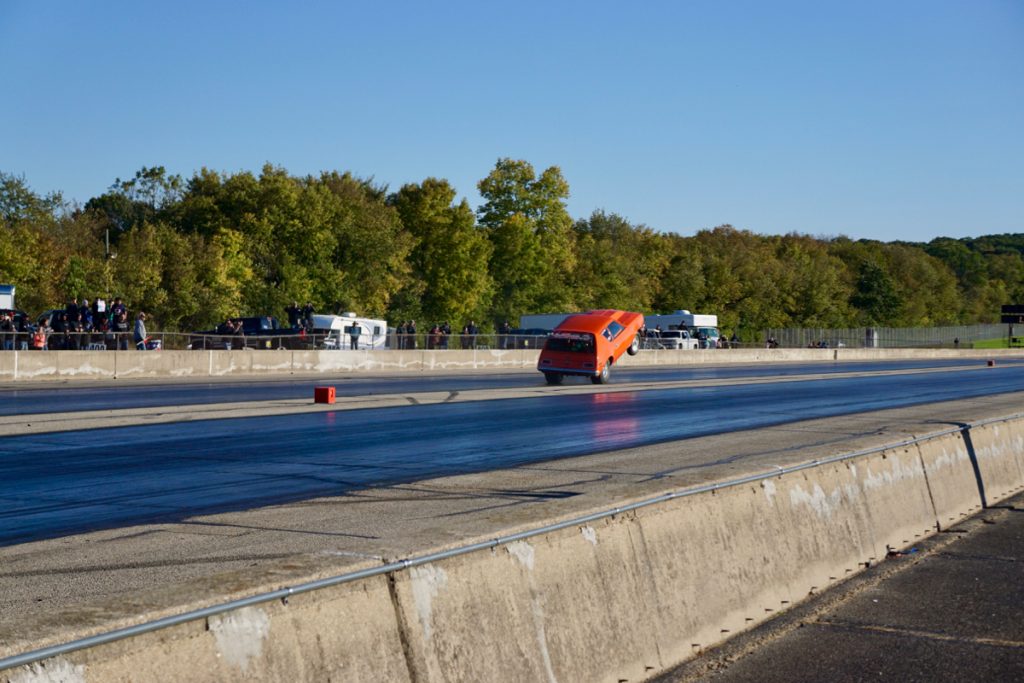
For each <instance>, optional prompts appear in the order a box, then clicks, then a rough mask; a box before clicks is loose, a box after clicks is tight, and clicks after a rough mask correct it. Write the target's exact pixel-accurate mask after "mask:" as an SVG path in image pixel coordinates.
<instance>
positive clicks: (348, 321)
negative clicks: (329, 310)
mask: <svg viewBox="0 0 1024 683" xmlns="http://www.w3.org/2000/svg"><path fill="white" fill-rule="evenodd" d="M356 326H358V328H359V329H358V332H359V337H358V342H357V344H358V346H357V348H359V349H383V348H386V347H387V346H388V323H387V321H386V320H374V319H373V318H361V317H359V316H357V315H356V314H355V313H342V314H341V315H318V314H314V315H313V334H315V335H317V336H318V337H319V335H324V341H323V348H325V349H351V348H352V337H353V334H352V333H353V332H354V331H355V328H356Z"/></svg>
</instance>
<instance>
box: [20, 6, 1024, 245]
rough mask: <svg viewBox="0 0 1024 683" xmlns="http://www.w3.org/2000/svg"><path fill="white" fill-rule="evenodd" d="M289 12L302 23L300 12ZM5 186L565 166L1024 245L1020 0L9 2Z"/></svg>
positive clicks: (699, 203)
mask: <svg viewBox="0 0 1024 683" xmlns="http://www.w3.org/2000/svg"><path fill="white" fill-rule="evenodd" d="M293 4H294V5H297V7H293V6H291V5H293ZM0 65H2V66H0V70H2V71H0V73H2V74H3V75H2V78H0V131H2V132H0V170H2V171H4V172H7V173H14V174H17V175H24V176H25V178H26V180H27V181H28V183H29V184H30V185H31V186H32V187H33V188H34V189H35V190H36V191H39V192H49V191H53V190H62V191H63V192H64V193H65V196H67V197H69V198H72V199H76V200H79V201H83V202H84V201H85V200H87V199H89V198H90V197H92V196H95V195H97V194H100V193H102V192H103V191H104V190H105V189H106V188H107V187H109V186H110V184H111V183H112V182H113V181H114V179H115V178H117V177H121V178H126V177H130V176H131V175H133V174H134V172H135V171H136V170H138V169H139V168H140V167H142V166H154V165H163V166H165V167H166V168H167V169H168V170H169V171H171V172H173V173H180V174H182V175H184V176H186V177H187V176H189V175H191V174H192V173H193V172H194V171H196V170H198V169H200V168H201V167H203V166H206V167H208V168H211V169H215V170H218V171H225V172H237V171H240V170H253V171H258V170H259V169H260V167H261V166H262V165H263V164H264V163H266V162H270V163H273V164H275V165H279V166H283V167H284V168H286V169H287V170H288V171H289V172H291V173H293V174H296V175H305V174H310V173H313V174H315V173H319V172H320V171H321V170H331V169H336V170H340V171H345V170H349V171H352V172H353V173H355V174H356V175H358V176H361V177H371V176H372V177H373V178H374V179H375V180H376V181H377V182H379V183H383V184H387V185H388V186H389V187H390V188H391V189H392V190H397V189H398V188H399V187H400V186H401V185H402V184H403V183H407V182H419V181H421V180H423V179H424V178H426V177H429V176H436V177H442V178H447V179H448V180H449V181H450V182H451V183H452V185H453V186H454V187H455V188H456V189H457V190H458V192H459V194H460V196H465V197H467V198H468V199H469V201H470V203H471V204H472V205H473V206H474V207H475V206H477V205H478V203H479V196H478V194H477V192H476V184H477V182H478V181H479V180H480V179H481V178H483V177H484V176H485V175H487V173H488V172H489V171H490V170H491V169H492V168H493V166H494V163H495V161H497V159H498V158H499V157H512V158H515V159H525V160H527V161H529V162H530V163H532V164H533V165H534V167H535V168H537V169H538V171H540V170H541V169H543V168H546V167H547V166H550V165H558V166H559V167H561V169H562V172H563V173H564V175H565V177H566V179H567V180H568V181H569V185H570V187H571V191H572V197H571V198H570V200H569V208H570V211H571V212H572V214H573V216H574V217H585V216H588V215H589V214H590V213H591V212H592V211H594V210H595V209H603V210H605V211H608V212H615V213H618V214H620V215H622V216H624V217H626V218H627V219H629V220H630V221H632V222H634V223H644V224H646V225H648V226H650V227H652V228H654V229H656V230H660V231H676V232H679V233H682V234H692V233H693V232H695V231H696V230H699V229H701V228H707V227H713V226H715V225H719V224H722V223H731V224H732V225H735V226H736V227H740V228H746V229H749V230H753V231H755V232H759V233H785V232H790V231H797V232H801V233H808V234H812V235H837V234H846V235H849V236H851V237H854V238H859V237H866V238H873V239H881V240H886V241H889V240H895V239H908V240H916V241H927V240H929V239H931V238H933V237H936V236H940V235H945V236H951V237H967V236H972V235H980V234H987V233H999V232H1024V2H1020V1H1019V0H963V1H961V2H951V1H945V0H921V1H900V2H891V1H884V2H872V1H863V0H862V1H858V2H845V3H840V2H822V1H821V0H807V1H806V2H795V1H788V0H777V1H775V2H754V1H749V2H748V1H735V0H734V1H729V2H722V1H718V0H709V1H707V2H683V1H664V2H643V3H626V2H622V1H621V0H619V1H617V2H605V1H600V0H589V1H586V2H583V1H579V2H575V1H567V2H551V1H550V0H549V1H547V2H532V1H523V0H521V1H520V2H515V3H493V2H480V1H479V0H475V1H472V2H441V3H426V2H387V1H384V0H382V1H380V2H359V3H354V2H302V3H281V2H252V1H251V2H208V1H205V2H193V1H182V0H178V1H175V2H161V3H146V2H113V1H105V2H71V1H65V0H54V1H43V2H37V1H22V0H0Z"/></svg>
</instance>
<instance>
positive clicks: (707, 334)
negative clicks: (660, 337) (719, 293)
mask: <svg viewBox="0 0 1024 683" xmlns="http://www.w3.org/2000/svg"><path fill="white" fill-rule="evenodd" d="M644 324H646V325H647V333H648V334H650V333H651V331H652V330H655V329H657V328H658V327H660V328H661V329H662V330H664V331H668V330H680V329H686V330H689V332H690V335H691V336H693V337H697V338H698V339H702V341H703V342H704V343H702V344H701V348H712V349H713V348H715V347H716V346H718V338H719V332H718V316H717V315H711V314H708V313H690V312H689V311H676V312H674V313H667V314H663V315H646V316H644Z"/></svg>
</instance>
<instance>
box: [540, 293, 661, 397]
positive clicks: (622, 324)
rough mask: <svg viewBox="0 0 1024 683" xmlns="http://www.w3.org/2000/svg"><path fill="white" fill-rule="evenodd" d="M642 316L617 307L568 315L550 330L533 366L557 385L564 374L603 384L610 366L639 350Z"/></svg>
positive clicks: (548, 380) (549, 381) (549, 382)
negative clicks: (587, 378) (549, 334)
mask: <svg viewBox="0 0 1024 683" xmlns="http://www.w3.org/2000/svg"><path fill="white" fill-rule="evenodd" d="M643 324H644V316H643V315H642V314H640V313H632V312H629V311H619V310H612V309H609V310H600V311H590V312H588V313H578V314H576V315H571V316H569V317H568V318H566V319H565V320H564V321H562V322H561V323H560V324H559V325H558V327H556V328H555V329H554V331H553V332H552V333H551V336H549V337H548V338H547V341H546V342H545V343H544V348H543V349H542V350H541V352H540V357H539V358H538V359H537V369H538V370H540V371H541V372H542V373H544V379H545V380H546V381H547V383H548V384H561V383H562V379H563V378H564V377H565V375H582V376H584V377H589V378H590V381H591V382H593V383H594V384H605V383H607V382H608V380H609V378H610V376H611V367H612V365H614V364H615V363H616V362H618V360H619V359H620V358H621V357H622V354H624V353H628V354H630V355H631V356H632V355H636V353H638V352H639V351H640V328H641V326H643Z"/></svg>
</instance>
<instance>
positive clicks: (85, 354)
mask: <svg viewBox="0 0 1024 683" xmlns="http://www.w3.org/2000/svg"><path fill="white" fill-rule="evenodd" d="M931 358H947V359H953V358H961V359H965V360H967V359H999V358H1024V349H995V350H990V351H967V350H965V351H956V350H952V349H734V350H704V351H682V350H678V351H676V350H673V351H666V350H657V351H642V352H641V353H640V354H638V355H636V356H628V355H627V356H623V358H622V360H621V361H620V362H619V365H621V366H624V367H642V366H687V365H711V364H714V365H721V364H728V363H774V362H829V361H834V360H840V361H854V360H895V359H931ZM536 367H537V351H535V350H525V349H516V350H508V351H504V350H500V349H479V350H475V351H425V350H412V351H398V350H394V351H391V350H386V351H287V350H268V351H252V350H237V351H0V381H4V380H17V381H31V380H53V379H60V380H76V379H114V378H132V377H139V378H157V377H171V378H173V377H225V376H246V375H268V376H269V375H289V374H300V373H301V374H307V373H314V374H315V373H323V374H331V373H353V372H388V373H395V372H446V371H466V370H468V371H474V370H483V371H495V370H499V371H500V370H535V369H536ZM613 373H614V370H613Z"/></svg>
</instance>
